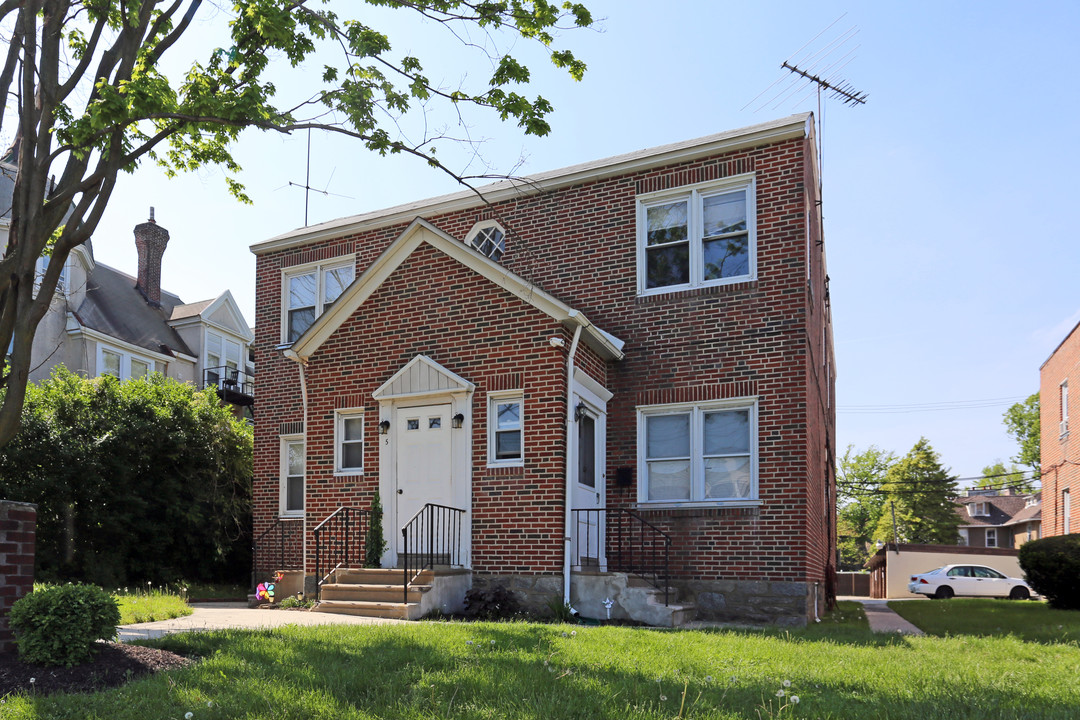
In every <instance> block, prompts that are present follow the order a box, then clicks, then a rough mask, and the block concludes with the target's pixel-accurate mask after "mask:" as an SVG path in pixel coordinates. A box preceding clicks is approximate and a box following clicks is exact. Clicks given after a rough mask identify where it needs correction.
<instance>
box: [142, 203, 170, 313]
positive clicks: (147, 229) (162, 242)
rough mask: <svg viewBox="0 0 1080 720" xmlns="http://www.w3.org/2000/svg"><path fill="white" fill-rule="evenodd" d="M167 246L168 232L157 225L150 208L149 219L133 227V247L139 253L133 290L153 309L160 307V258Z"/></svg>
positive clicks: (152, 209)
mask: <svg viewBox="0 0 1080 720" xmlns="http://www.w3.org/2000/svg"><path fill="white" fill-rule="evenodd" d="M168 244H169V231H168V230H166V229H165V228H163V227H161V226H160V225H158V224H157V222H156V221H155V220H154V208H150V219H149V220H147V221H146V222H144V223H141V224H139V225H136V226H135V247H136V248H137V249H138V251H139V280H138V282H137V283H136V284H135V289H137V290H138V291H139V292H141V293H142V294H143V297H144V298H146V302H148V303H150V304H151V305H154V306H155V307H156V306H159V305H161V256H162V255H164V254H165V246H166V245H168Z"/></svg>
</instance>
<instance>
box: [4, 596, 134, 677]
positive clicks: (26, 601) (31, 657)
mask: <svg viewBox="0 0 1080 720" xmlns="http://www.w3.org/2000/svg"><path fill="white" fill-rule="evenodd" d="M8 619H9V621H10V623H11V628H12V630H14V631H15V643H16V645H17V646H18V648H19V656H20V657H21V658H22V659H23V660H24V661H26V662H31V663H36V664H38V665H66V666H68V667H70V666H72V665H78V664H79V663H82V662H86V661H87V660H89V659H90V656H91V654H92V653H93V651H94V643H95V641H97V640H112V639H113V638H114V637H116V625H117V623H119V622H120V610H119V609H118V608H117V606H116V598H114V597H113V596H112V595H110V594H109V593H107V592H105V591H104V590H102V589H101V588H99V587H97V586H95V585H72V584H68V585H51V586H48V587H44V588H41V589H38V590H34V591H33V592H32V593H30V594H29V595H27V596H26V597H24V598H22V599H21V600H19V601H17V602H16V603H15V604H14V605H12V606H11V613H10V615H9V616H8Z"/></svg>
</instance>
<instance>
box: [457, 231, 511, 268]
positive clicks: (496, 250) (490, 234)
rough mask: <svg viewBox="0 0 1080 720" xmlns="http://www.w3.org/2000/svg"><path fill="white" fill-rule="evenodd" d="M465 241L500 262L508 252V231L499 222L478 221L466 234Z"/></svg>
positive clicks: (485, 255)
mask: <svg viewBox="0 0 1080 720" xmlns="http://www.w3.org/2000/svg"><path fill="white" fill-rule="evenodd" d="M465 243H466V244H467V245H470V246H472V248H473V249H474V250H477V251H479V252H480V253H481V254H483V255H484V257H489V258H491V259H492V260H494V261H496V262H498V261H499V260H501V259H502V256H503V254H504V253H505V252H506V233H505V232H503V229H502V228H501V227H499V225H498V224H497V223H490V222H489V223H477V225H476V226H475V227H473V229H472V230H470V231H469V234H468V235H467V236H465Z"/></svg>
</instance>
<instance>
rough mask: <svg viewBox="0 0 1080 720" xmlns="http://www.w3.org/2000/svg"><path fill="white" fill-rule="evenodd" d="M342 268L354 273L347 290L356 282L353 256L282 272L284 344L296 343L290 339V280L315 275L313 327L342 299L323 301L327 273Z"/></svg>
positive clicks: (282, 335) (296, 267)
mask: <svg viewBox="0 0 1080 720" xmlns="http://www.w3.org/2000/svg"><path fill="white" fill-rule="evenodd" d="M341 268H348V269H349V270H350V271H351V272H352V280H350V281H349V283H347V284H346V285H345V287H346V288H347V287H348V286H349V285H350V284H352V283H353V282H354V281H355V280H356V258H354V257H352V256H349V258H348V259H344V260H343V259H342V258H334V259H333V260H330V261H326V262H318V263H308V264H306V265H294V266H292V267H289V268H286V269H284V270H282V271H281V342H282V343H288V344H292V343H293V342H295V340H290V339H289V310H291V309H292V308H291V307H290V306H289V280H290V279H292V278H294V277H299V276H301V275H311V274H314V275H315V317H314V319H313V320H312V321H311V322H312V325H314V324H315V323H316V322H318V321H319V317H320V316H322V314H323V313H324V312H325V311H326V309H327V308H329V307H330V306H331V305H333V303H334V302H337V300H338V298H340V297H341V296H340V295H339V296H338V298H334V300H333V301H331V302H329V303H327V302H325V301H324V299H323V298H324V295H325V290H326V288H325V285H324V278H325V277H326V273H327V272H329V271H331V270H339V269H341ZM344 292H345V289H344V288H342V293H344ZM310 327H311V325H308V327H307V328H304V330H303V331H302V332H301V333H300V335H303V334H304V333H305V332H307V330H308V328H310Z"/></svg>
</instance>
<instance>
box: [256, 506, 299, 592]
mask: <svg viewBox="0 0 1080 720" xmlns="http://www.w3.org/2000/svg"><path fill="white" fill-rule="evenodd" d="M303 534H304V518H302V517H295V518H280V517H279V518H274V522H273V523H271V524H270V527H268V528H266V529H265V530H263V531H262V533H260V534H259V536H258V537H257V538H255V539H254V540H253V541H252V543H251V591H252V592H254V591H255V587H256V586H257V585H258V579H257V578H260V577H262V576H264V575H266V574H268V573H269V572H270V571H271V570H303V569H304V549H303V539H304V538H303Z"/></svg>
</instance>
